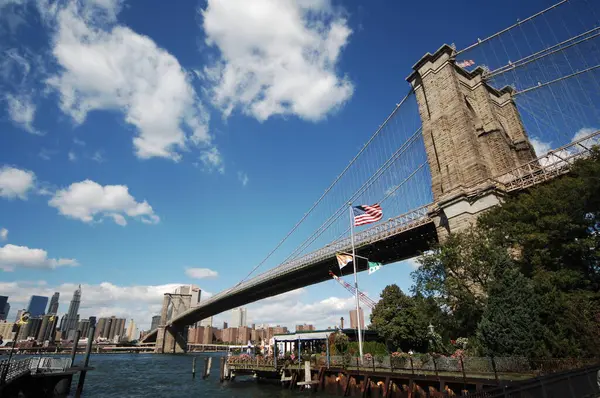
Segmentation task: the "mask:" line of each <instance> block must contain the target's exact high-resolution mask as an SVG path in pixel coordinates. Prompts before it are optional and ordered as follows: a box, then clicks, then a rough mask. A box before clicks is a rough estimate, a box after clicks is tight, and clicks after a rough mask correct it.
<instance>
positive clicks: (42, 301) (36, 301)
mask: <svg viewBox="0 0 600 398" xmlns="http://www.w3.org/2000/svg"><path fill="white" fill-rule="evenodd" d="M47 304H48V297H44V296H31V299H29V305H28V306H27V312H29V315H30V316H31V317H32V318H36V317H39V316H42V315H44V314H45V313H46V305H47Z"/></svg>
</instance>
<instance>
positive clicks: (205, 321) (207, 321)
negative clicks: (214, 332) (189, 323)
mask: <svg viewBox="0 0 600 398" xmlns="http://www.w3.org/2000/svg"><path fill="white" fill-rule="evenodd" d="M212 325H213V317H212V316H211V317H210V318H205V319H203V320H201V321H200V326H210V327H212Z"/></svg>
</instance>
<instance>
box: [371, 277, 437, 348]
mask: <svg viewBox="0 0 600 398" xmlns="http://www.w3.org/2000/svg"><path fill="white" fill-rule="evenodd" d="M371 325H372V327H373V329H374V330H376V331H377V333H378V335H379V336H380V337H381V338H382V339H383V340H384V341H385V342H386V344H387V345H388V347H389V348H390V349H391V350H395V349H398V348H400V349H402V350H404V351H408V350H409V349H412V350H416V351H423V350H425V349H426V346H427V319H426V314H424V313H423V312H422V311H419V305H418V303H417V300H416V299H415V298H414V297H411V296H408V295H406V294H404V293H403V292H402V290H400V288H399V287H398V286H397V285H389V286H386V287H385V289H383V292H382V293H381V300H379V302H378V303H377V305H376V306H375V308H374V309H373V312H372V313H371Z"/></svg>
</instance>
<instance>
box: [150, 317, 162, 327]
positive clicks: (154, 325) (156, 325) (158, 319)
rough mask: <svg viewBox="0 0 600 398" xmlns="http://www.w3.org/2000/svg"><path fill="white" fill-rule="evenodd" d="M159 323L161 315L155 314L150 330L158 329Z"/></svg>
mask: <svg viewBox="0 0 600 398" xmlns="http://www.w3.org/2000/svg"><path fill="white" fill-rule="evenodd" d="M158 325H160V315H154V316H153V317H152V323H151V324H150V330H154V329H158Z"/></svg>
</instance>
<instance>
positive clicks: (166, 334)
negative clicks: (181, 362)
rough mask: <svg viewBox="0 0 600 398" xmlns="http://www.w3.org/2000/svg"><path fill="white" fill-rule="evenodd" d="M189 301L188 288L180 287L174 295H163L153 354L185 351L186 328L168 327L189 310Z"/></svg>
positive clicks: (190, 298) (190, 299)
mask: <svg viewBox="0 0 600 398" xmlns="http://www.w3.org/2000/svg"><path fill="white" fill-rule="evenodd" d="M191 301H192V294H191V287H190V286H181V287H179V288H177V290H175V293H165V295H164V297H163V306H162V311H161V314H160V324H159V326H158V332H157V334H156V346H155V349H154V352H156V353H159V354H162V353H170V354H177V353H184V352H185V351H186V350H187V327H180V326H179V327H178V326H175V325H170V321H171V319H173V318H175V317H177V316H179V315H181V314H183V313H184V312H185V311H187V310H189V309H190V305H191Z"/></svg>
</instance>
